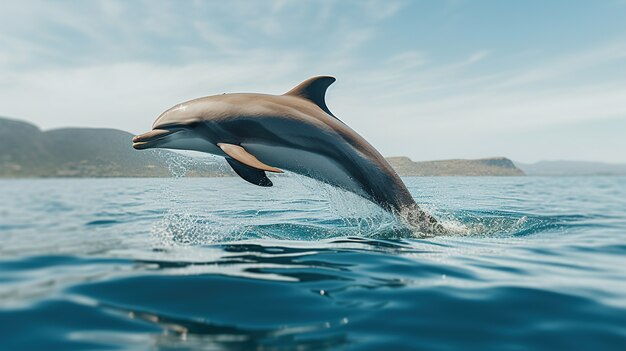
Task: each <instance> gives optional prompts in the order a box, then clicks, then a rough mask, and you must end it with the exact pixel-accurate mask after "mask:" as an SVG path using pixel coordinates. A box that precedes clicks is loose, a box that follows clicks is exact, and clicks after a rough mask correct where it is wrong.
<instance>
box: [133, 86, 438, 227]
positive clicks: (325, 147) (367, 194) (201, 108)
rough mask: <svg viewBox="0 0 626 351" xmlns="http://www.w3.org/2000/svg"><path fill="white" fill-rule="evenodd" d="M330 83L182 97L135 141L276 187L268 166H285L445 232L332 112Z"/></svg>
mask: <svg viewBox="0 0 626 351" xmlns="http://www.w3.org/2000/svg"><path fill="white" fill-rule="evenodd" d="M333 82H335V78H334V77H330V76H319V77H313V78H309V79H307V80H305V81H304V82H302V83H300V84H299V85H297V86H296V87H295V88H293V89H291V90H289V91H288V92H287V93H285V94H283V95H268V94H252V93H237V94H221V95H214V96H207V97H202V98H198V99H194V100H190V101H187V102H183V103H180V104H178V105H176V106H174V107H172V108H170V109H168V110H166V111H165V112H163V113H162V114H161V115H160V116H159V117H158V118H157V119H156V121H155V122H154V124H153V125H152V130H151V131H149V132H147V133H144V134H141V135H137V136H135V137H134V138H133V147H134V148H135V149H138V150H143V149H149V148H166V149H180V150H194V151H200V152H206V153H210V154H213V155H217V156H222V157H225V158H226V161H227V162H228V163H229V164H230V166H231V167H232V168H233V170H234V171H235V173H237V174H238V175H239V176H240V177H241V178H243V179H244V180H246V181H248V182H250V183H252V184H255V185H258V186H264V187H269V186H272V181H271V180H270V179H269V178H268V177H267V175H266V172H273V173H282V172H283V170H287V171H290V172H293V173H297V174H300V175H303V176H307V177H310V178H313V179H316V180H319V181H322V182H324V183H327V184H330V185H333V186H336V187H338V188H341V189H344V190H347V191H349V192H352V193H354V194H357V195H359V196H361V197H363V198H365V199H367V200H369V201H371V202H374V203H375V204H377V205H379V206H380V207H382V208H383V209H385V210H387V211H389V212H391V213H393V214H395V215H396V216H398V217H400V218H401V219H402V220H403V221H404V222H405V224H408V225H409V227H411V228H412V229H415V230H416V231H417V232H419V233H420V234H421V235H424V236H428V235H434V234H437V233H441V232H443V227H442V225H441V224H440V223H438V221H437V220H436V219H435V218H434V217H433V216H431V215H430V214H428V213H426V212H425V211H423V210H422V209H421V208H420V207H419V206H418V205H417V204H416V203H415V200H414V199H413V197H412V196H411V194H410V193H409V191H408V189H407V188H406V186H405V185H404V183H403V182H402V180H401V179H400V177H399V176H398V174H397V173H396V172H395V171H394V170H393V168H392V167H391V166H390V165H389V163H388V162H387V161H386V160H385V158H384V157H383V156H382V155H381V154H380V153H379V152H378V151H377V150H376V149H375V148H374V147H373V146H372V145H370V143H368V142H367V141H366V140H365V139H364V138H363V137H361V136H360V135H359V134H357V133H356V132H355V131H354V130H352V129H351V128H350V127H348V126H347V125H346V124H345V123H343V122H342V121H341V120H339V119H338V118H337V117H335V115H333V114H332V113H331V112H330V110H329V109H328V107H327V106H326V101H325V95H326V90H327V89H328V87H329V86H330V85H331V84H332V83H333Z"/></svg>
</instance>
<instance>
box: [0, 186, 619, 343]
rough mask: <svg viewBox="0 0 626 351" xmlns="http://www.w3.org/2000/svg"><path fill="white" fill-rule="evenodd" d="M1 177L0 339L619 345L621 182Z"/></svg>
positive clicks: (94, 341) (136, 341)
mask: <svg viewBox="0 0 626 351" xmlns="http://www.w3.org/2000/svg"><path fill="white" fill-rule="evenodd" d="M273 181H274V184H275V185H274V187H272V188H261V187H255V186H253V185H250V184H247V183H245V182H244V181H243V180H241V179H238V178H185V177H182V178H166V179H112V178H108V179H105V178H103V179H24V180H2V181H0V198H1V201H0V238H1V240H0V325H1V328H0V349H2V350H95V349H107V350H291V349H297V350H325V349H333V350H335V349H338V350H344V349H345V350H620V351H622V350H626V178H625V177H581V178H577V177H548V178H542V177H502V178H492V177H475V178H474V177H437V178H404V181H405V182H406V184H407V186H408V187H409V189H410V191H411V193H412V194H413V195H414V197H415V199H416V201H417V202H418V203H419V204H421V205H422V206H423V207H424V208H425V209H427V210H428V211H430V212H431V213H433V214H435V215H436V216H437V217H438V218H440V219H441V220H442V221H443V222H444V223H445V225H446V226H447V227H448V228H449V230H450V234H449V235H444V236H438V237H435V238H421V237H419V236H416V235H415V234H414V233H411V232H410V231H409V230H407V229H405V228H403V227H402V225H401V224H400V223H398V222H397V221H396V220H395V219H394V218H393V217H392V216H390V215H388V214H386V213H385V212H383V211H381V210H380V209H378V208H377V207H376V206H375V205H373V204H370V203H368V202H367V201H365V200H362V199H360V198H358V197H356V196H354V195H351V194H347V193H345V192H342V191H339V190H336V189H333V188H331V187H329V186H326V185H322V184H319V183H317V182H314V181H312V180H308V179H305V178H302V177H299V176H294V175H287V176H279V177H277V178H274V179H273Z"/></svg>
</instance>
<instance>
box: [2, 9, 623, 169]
mask: <svg viewBox="0 0 626 351" xmlns="http://www.w3.org/2000/svg"><path fill="white" fill-rule="evenodd" d="M0 33H2V34H1V35H0V115H1V116H7V117H11V118H16V119H22V120H26V121H29V122H32V123H34V124H36V125H38V126H39V127H41V128H42V129H52V128H60V127H73V126H80V127H106V128H117V129H123V130H127V131H130V132H132V133H140V132H145V131H147V130H149V129H150V126H151V125H152V122H153V121H154V119H156V117H157V116H158V115H159V114H160V113H161V112H163V111H164V110H166V109H167V108H169V107H171V106H173V105H175V104H177V103H180V102H183V101H186V100H190V99H193V98H197V97H201V96H207V95H215V94H221V93H224V92H226V93H232V92H259V93H269V94H282V93H284V92H286V91H288V90H290V89H291V88H292V87H293V86H295V85H297V84H298V83H299V82H301V81H303V80H305V79H307V78H309V77H311V76H315V75H332V76H334V77H336V78H337V82H336V83H334V84H333V85H332V86H331V87H330V88H329V90H328V93H327V97H326V101H327V105H328V106H329V108H330V110H331V111H332V112H333V113H334V114H335V115H336V116H337V117H339V118H340V119H341V120H343V121H344V122H345V123H347V124H348V125H349V126H351V127H352V128H353V129H354V130H356V131H357V132H358V133H360V134H361V135H362V136H364V137H365V138H366V139H367V140H368V141H370V143H372V145H374V146H375V147H376V148H377V149H378V150H379V151H381V153H382V154H383V155H385V156H400V155H403V156H409V157H411V158H412V159H413V160H416V161H417V160H434V159H450V158H482V157H492V156H505V157H509V158H511V159H513V160H516V161H519V162H536V161H539V160H590V161H605V162H626V0H605V1H602V0H598V1H572V0H567V1H560V0H551V1H543V0H536V1H531V0H528V1H522V0H511V1H500V0H482V1H464V0H441V1H432V0H424V1H419V0H415V1H390V0H380V1H375V0H372V1H368V0H359V1H348V0H337V1H325V0H320V1H306V0H304V1H281V0H274V1H112V0H107V1H7V0H0Z"/></svg>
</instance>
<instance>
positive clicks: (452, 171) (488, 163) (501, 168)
mask: <svg viewBox="0 0 626 351" xmlns="http://www.w3.org/2000/svg"><path fill="white" fill-rule="evenodd" d="M387 161H389V163H390V164H391V166H392V167H393V168H394V169H395V170H396V172H398V174H400V175H401V176H523V175H524V172H522V171H521V170H520V169H519V168H517V167H515V164H513V162H512V161H511V160H509V159H508V158H504V157H493V158H483V159H478V160H441V161H421V162H414V161H412V160H411V159H410V158H408V157H388V158H387Z"/></svg>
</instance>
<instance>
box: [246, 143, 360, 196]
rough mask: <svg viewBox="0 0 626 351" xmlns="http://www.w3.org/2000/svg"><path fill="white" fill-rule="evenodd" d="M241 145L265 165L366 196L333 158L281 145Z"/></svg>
mask: <svg viewBox="0 0 626 351" xmlns="http://www.w3.org/2000/svg"><path fill="white" fill-rule="evenodd" d="M241 146H243V147H244V148H245V149H246V150H248V152H249V153H251V154H252V155H254V156H255V157H256V158H258V159H259V160H260V161H261V162H263V163H265V164H267V165H270V166H273V167H277V168H280V169H284V170H287V171H290V172H294V173H297V174H301V175H304V176H307V177H311V178H314V179H317V180H321V181H324V182H326V183H329V184H331V185H335V186H338V187H340V188H343V189H345V190H348V191H350V192H353V193H355V194H357V195H361V196H365V197H367V194H366V193H365V191H364V190H363V188H362V186H361V185H360V184H359V183H358V182H356V181H355V180H354V179H353V178H352V177H351V176H350V175H349V174H348V173H347V172H346V171H345V170H344V168H343V167H341V166H340V165H338V164H337V163H336V162H335V161H334V160H333V159H330V158H328V157H325V156H323V155H320V154H317V153H314V152H309V151H304V150H299V149H291V148H287V147H281V146H270V145H263V144H248V143H242V144H241Z"/></svg>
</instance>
